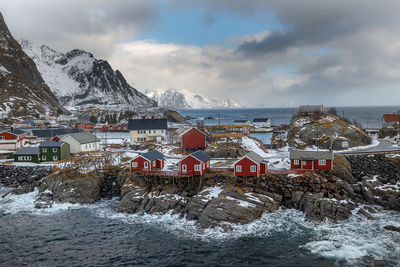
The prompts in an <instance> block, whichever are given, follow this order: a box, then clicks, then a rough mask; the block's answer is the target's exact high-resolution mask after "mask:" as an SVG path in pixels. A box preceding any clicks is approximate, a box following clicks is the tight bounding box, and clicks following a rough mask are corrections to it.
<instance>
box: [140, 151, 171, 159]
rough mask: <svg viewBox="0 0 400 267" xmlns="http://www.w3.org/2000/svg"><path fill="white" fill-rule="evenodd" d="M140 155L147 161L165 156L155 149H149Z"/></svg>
mask: <svg viewBox="0 0 400 267" xmlns="http://www.w3.org/2000/svg"><path fill="white" fill-rule="evenodd" d="M141 156H142V157H144V158H145V159H147V160H149V161H154V160H158V159H164V157H165V156H164V155H163V154H161V153H160V152H158V151H157V150H151V151H149V152H146V153H144V154H142V155H141Z"/></svg>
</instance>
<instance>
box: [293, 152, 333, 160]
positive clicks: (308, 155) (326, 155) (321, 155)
mask: <svg viewBox="0 0 400 267" xmlns="http://www.w3.org/2000/svg"><path fill="white" fill-rule="evenodd" d="M290 158H291V159H304V160H311V159H333V152H332V151H302V150H291V151H290Z"/></svg>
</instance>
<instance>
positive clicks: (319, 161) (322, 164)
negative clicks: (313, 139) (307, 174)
mask: <svg viewBox="0 0 400 267" xmlns="http://www.w3.org/2000/svg"><path fill="white" fill-rule="evenodd" d="M318 165H320V166H325V165H326V160H324V159H320V160H318Z"/></svg>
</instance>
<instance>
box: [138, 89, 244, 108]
mask: <svg viewBox="0 0 400 267" xmlns="http://www.w3.org/2000/svg"><path fill="white" fill-rule="evenodd" d="M146 94H147V96H149V97H150V98H152V99H153V100H155V101H157V103H158V105H159V106H160V107H163V108H172V109H224V108H241V107H243V106H242V105H241V104H240V103H238V102H236V101H234V100H232V99H229V98H227V99H220V98H217V97H214V98H211V97H206V96H203V95H200V94H195V93H192V92H189V91H186V90H177V89H166V90H163V89H158V90H154V91H147V92H146Z"/></svg>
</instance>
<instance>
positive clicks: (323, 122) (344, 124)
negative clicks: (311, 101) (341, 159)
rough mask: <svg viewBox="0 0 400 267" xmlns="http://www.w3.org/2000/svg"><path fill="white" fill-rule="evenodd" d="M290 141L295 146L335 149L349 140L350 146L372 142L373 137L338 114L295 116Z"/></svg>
mask: <svg viewBox="0 0 400 267" xmlns="http://www.w3.org/2000/svg"><path fill="white" fill-rule="evenodd" d="M288 141H289V144H290V145H291V146H293V147H297V148H299V149H303V148H305V147H307V146H312V145H315V146H318V147H319V148H325V149H329V148H330V147H331V146H332V148H333V149H334V150H340V149H343V148H342V142H344V141H347V142H348V144H349V147H354V146H363V145H367V144H370V143H371V138H370V137H369V136H368V134H367V133H366V132H365V131H364V130H362V129H361V128H359V127H357V126H355V125H354V124H352V123H351V122H350V121H348V120H346V119H344V118H341V117H339V116H336V115H326V114H321V115H316V116H302V115H299V116H295V117H293V118H292V120H291V122H290V124H289V130H288Z"/></svg>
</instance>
